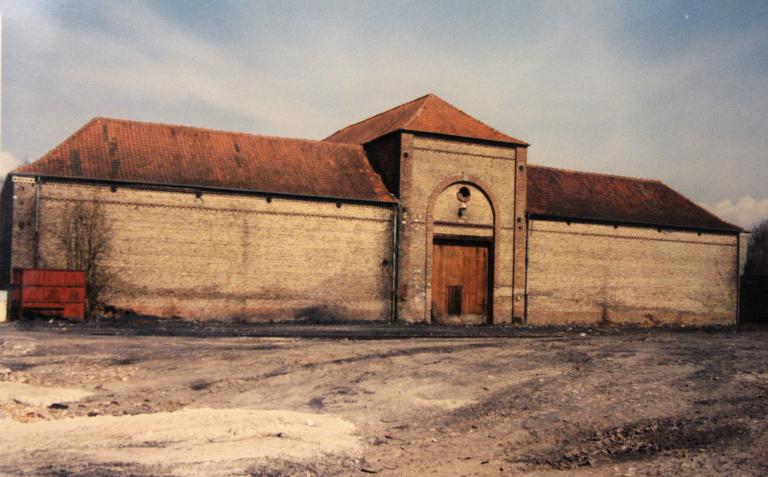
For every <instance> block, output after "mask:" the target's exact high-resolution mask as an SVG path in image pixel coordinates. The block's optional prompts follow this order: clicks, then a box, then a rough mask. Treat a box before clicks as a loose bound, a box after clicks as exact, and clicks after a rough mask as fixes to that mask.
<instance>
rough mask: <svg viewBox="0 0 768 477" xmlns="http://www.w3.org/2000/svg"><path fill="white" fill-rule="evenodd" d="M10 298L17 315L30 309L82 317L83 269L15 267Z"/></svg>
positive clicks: (67, 316)
mask: <svg viewBox="0 0 768 477" xmlns="http://www.w3.org/2000/svg"><path fill="white" fill-rule="evenodd" d="M12 278H13V279H12V286H13V292H12V297H11V299H12V301H13V306H14V309H15V311H16V313H17V316H21V314H22V313H23V312H24V311H26V310H29V311H33V312H35V313H40V314H44V315H50V316H60V317H62V318H69V319H73V320H83V319H84V318H85V299H86V298H85V296H86V295H85V287H86V285H85V282H86V280H85V272H82V271H72V270H43V269H30V268H16V269H14V270H13V277H12Z"/></svg>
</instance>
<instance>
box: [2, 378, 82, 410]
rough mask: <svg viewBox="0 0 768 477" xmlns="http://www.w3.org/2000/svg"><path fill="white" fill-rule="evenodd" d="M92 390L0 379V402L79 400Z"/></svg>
mask: <svg viewBox="0 0 768 477" xmlns="http://www.w3.org/2000/svg"><path fill="white" fill-rule="evenodd" d="M90 395H91V392H90V391H86V390H85V389H78V388H60V387H52V386H36V385H34V384H25V383H16V382H11V381H0V402H3V401H15V402H17V403H20V404H26V405H30V406H49V405H51V404H53V403H64V402H73V401H79V400H81V399H83V398H84V397H87V396H90Z"/></svg>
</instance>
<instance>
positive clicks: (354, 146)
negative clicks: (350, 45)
mask: <svg viewBox="0 0 768 477" xmlns="http://www.w3.org/2000/svg"><path fill="white" fill-rule="evenodd" d="M95 121H114V122H120V123H132V124H141V125H144V126H162V127H171V128H183V129H193V130H196V131H207V132H212V133H224V134H230V135H235V134H237V135H242V136H250V137H257V138H265V139H280V140H288V141H297V142H309V143H317V144H323V145H328V144H332V145H334V146H343V147H350V148H352V149H361V148H362V146H361V145H359V144H347V143H329V142H328V141H324V140H322V139H306V138H300V137H288V136H273V135H268V134H254V133H249V132H245V131H228V130H225V129H213V128H207V127H202V126H189V125H186V124H171V123H160V122H154V121H139V120H136V119H121V118H108V117H105V116H97V117H95V118H93V119H91V120H90V121H88V123H87V124H86V126H88V125H89V124H90V123H92V122H95ZM86 126H83V127H82V128H80V129H85V127H86ZM72 136H74V134H73V135H72ZM67 139H69V138H67ZM65 141H66V140H65ZM61 144H63V142H62V143H60V144H59V145H57V146H56V147H58V146H60V145H61ZM54 149H56V148H54Z"/></svg>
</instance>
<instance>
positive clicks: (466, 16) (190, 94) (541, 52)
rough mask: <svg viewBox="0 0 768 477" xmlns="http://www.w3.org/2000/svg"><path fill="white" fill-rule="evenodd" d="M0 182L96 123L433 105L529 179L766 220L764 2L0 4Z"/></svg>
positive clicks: (249, 120) (280, 123)
mask: <svg viewBox="0 0 768 477" xmlns="http://www.w3.org/2000/svg"><path fill="white" fill-rule="evenodd" d="M0 14H2V16H3V43H2V48H3V63H2V69H3V70H2V149H1V151H0V161H1V164H0V175H2V174H5V173H7V172H8V171H9V170H11V169H13V168H14V167H16V166H17V165H19V164H22V163H24V162H25V161H31V160H35V159H37V158H39V157H41V156H42V155H43V154H44V153H45V152H46V151H48V150H50V149H51V148H53V147H54V146H55V145H56V144H58V143H59V142H61V141H62V140H64V139H65V138H66V137H67V136H69V135H70V134H72V133H73V132H74V131H76V130H77V129H78V128H79V127H80V126H82V125H83V124H84V123H85V122H87V121H88V120H89V119H91V118H92V117H95V116H107V117H116V118H125V119H137V120H143V121H155V122H165V123H173V124H186V125H192V126H202V127H209V128H215V129H226V130H235V131H245V132H251V133H255V134H267V135H276V136H289V137H302V138H309V139H322V138H324V137H326V136H328V135H330V134H331V133H333V132H334V131H336V130H338V129H340V128H342V127H344V126H345V125H347V124H350V123H353V122H357V121H359V120H361V119H364V118H366V117H368V116H371V115H373V114H376V113H378V112H381V111H384V110H386V109H389V108H391V107H393V106H396V105H398V104H401V103H403V102H406V101H409V100H412V99H414V98H417V97H419V96H423V95H424V94H427V93H435V94H437V95H439V96H441V97H442V98H443V99H445V100H447V101H448V102H450V103H452V104H454V105H456V106H457V107H459V108H461V109H463V110H464V111H466V112H467V113H469V114H471V115H473V116H475V117H477V118H478V119H480V120H482V121H484V122H486V123H488V124H490V125H491V126H493V127H495V128H496V129H499V130H501V131H502V132H505V133H507V134H510V135H512V136H514V137H518V138H521V139H524V140H526V141H527V142H529V143H531V148H530V149H529V151H528V161H529V162H530V163H532V164H539V165H546V166H554V167H564V168H569V169H577V170H585V171H593V172H604V173H611V174H620V175H628V176H638V177H646V178H655V179H660V180H662V181H664V182H665V183H666V184H668V185H670V186H671V187H673V188H675V189H677V190H678V191H680V192H682V193H683V194H685V195H686V196H688V197H689V198H691V199H692V200H694V201H695V202H697V203H699V204H702V205H704V206H705V207H707V208H708V209H710V210H712V211H713V212H715V213H716V214H718V215H719V216H720V217H722V218H723V219H725V220H728V221H731V222H734V223H736V224H738V225H741V226H743V227H747V228H748V227H750V226H751V225H752V224H753V223H754V222H756V221H758V220H761V219H763V218H766V217H768V2H766V1H764V0H763V1H756V2H750V1H746V0H744V1H738V2H733V1H723V2H711V1H662V0H659V1H654V2H645V1H642V2H638V1H627V2H621V1H608V2H600V1H590V2H580V1H568V2H562V1H553V2H547V1H503V2H493V1H490V0H487V1H477V2H475V1H461V2H456V1H450V0H440V1H434V2H431V1H413V0H411V1H403V2H399V1H393V0H390V1H380V2H367V1H349V2H345V1H338V2H330V1H329V2H320V1H304V2H302V1H299V2H294V1H274V2H256V1H242V2H227V1H215V2H214V1H211V2H204V1H195V0H187V1H183V2H181V1H178V2H174V1H168V0H166V1H155V2H146V3H144V2H141V1H114V2H110V1H106V0H105V1H99V2H89V1H82V0H78V1H76V2H69V1H62V0H58V1H55V2H52V1H36V0H18V1H15V2H7V1H4V0H0Z"/></svg>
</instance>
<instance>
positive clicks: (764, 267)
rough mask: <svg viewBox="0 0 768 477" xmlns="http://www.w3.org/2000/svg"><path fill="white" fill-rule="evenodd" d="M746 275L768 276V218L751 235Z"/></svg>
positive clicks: (754, 228)
mask: <svg viewBox="0 0 768 477" xmlns="http://www.w3.org/2000/svg"><path fill="white" fill-rule="evenodd" d="M744 273H745V274H747V275H766V276H768V218H766V219H764V220H763V221H762V222H760V223H758V224H757V225H755V226H754V227H753V228H752V231H751V233H750V234H749V241H748V242H747V263H746V265H745V269H744Z"/></svg>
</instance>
